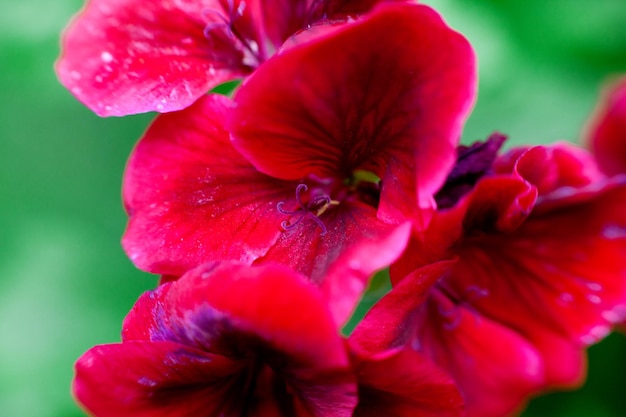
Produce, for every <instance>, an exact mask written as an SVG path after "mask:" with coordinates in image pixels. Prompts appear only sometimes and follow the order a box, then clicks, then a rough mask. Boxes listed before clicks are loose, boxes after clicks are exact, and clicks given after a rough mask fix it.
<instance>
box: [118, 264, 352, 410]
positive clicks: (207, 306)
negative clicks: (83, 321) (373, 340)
mask: <svg viewBox="0 0 626 417" xmlns="http://www.w3.org/2000/svg"><path fill="white" fill-rule="evenodd" d="M294 312H298V314H294ZM123 336H124V341H125V343H131V342H132V341H133V340H137V339H143V340H146V339H148V340H150V341H152V342H155V343H158V342H159V341H176V342H177V343H182V344H184V345H186V346H190V347H193V348H195V349H199V350H203V351H207V352H210V353H212V354H216V353H218V354H221V355H224V356H226V357H230V358H241V359H242V360H246V361H249V360H250V358H255V357H256V358H259V359H260V360H261V361H263V362H264V363H266V364H267V365H268V366H269V367H270V368H271V370H272V371H273V372H275V373H276V375H278V377H280V378H282V379H284V381H285V383H286V384H287V389H288V391H289V393H290V395H289V401H290V402H291V401H295V404H294V406H295V407H296V409H302V410H308V411H306V412H305V411H302V412H301V413H299V414H298V415H302V416H309V415H311V416H320V417H321V416H327V415H328V416H330V415H332V416H345V417H348V416H350V415H351V413H352V410H353V408H354V406H355V404H356V385H355V382H354V377H353V375H352V374H351V372H350V369H349V361H348V357H347V354H346V351H345V348H344V344H343V342H342V340H341V338H340V337H339V334H338V329H337V327H336V326H335V324H334V321H333V319H332V317H331V315H330V312H329V311H328V308H327V306H326V302H325V300H324V298H323V296H322V295H321V293H320V292H319V290H318V289H317V288H315V287H314V286H313V285H312V284H311V283H309V282H308V281H307V280H306V279H305V278H304V277H303V276H300V275H299V274H296V273H295V272H293V271H292V270H290V269H288V268H286V267H284V266H280V265H266V266H262V267H249V266H243V265H233V264H206V265H202V266H201V267H199V268H196V269H194V270H193V271H190V272H189V273H187V274H185V275H184V276H183V277H181V278H180V279H179V280H178V281H175V282H170V283H167V284H164V285H162V286H161V287H159V288H158V289H157V290H155V291H153V292H150V293H146V294H144V296H142V297H141V299H140V300H139V301H138V302H137V304H136V305H135V306H134V307H133V310H132V311H131V312H130V313H129V315H128V316H127V318H126V320H125V322H124V332H123ZM262 376H263V375H259V378H261V377H262ZM272 386H273V385H272V384H271V381H270V380H266V379H259V381H258V383H257V390H258V392H257V393H258V395H260V396H261V397H263V398H265V397H267V396H269V397H274V396H276V395H278V394H277V393H276V392H274V388H272ZM239 388H240V390H241V386H240V387H239ZM266 391H267V392H266ZM285 395H287V394H285ZM236 398H239V400H241V393H240V394H239V397H236ZM263 398H261V399H263ZM277 401H281V400H280V398H278V399H277ZM285 401H286V400H285ZM268 407H269V405H268ZM328 409H332V410H333V412H334V413H335V414H327V412H326V411H324V410H328ZM268 410H270V411H267V412H268V413H269V414H268V415H272V414H271V408H270V409H268ZM307 413H309V414H307ZM261 415H264V414H261Z"/></svg>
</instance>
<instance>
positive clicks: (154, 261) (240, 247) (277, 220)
mask: <svg viewBox="0 0 626 417" xmlns="http://www.w3.org/2000/svg"><path fill="white" fill-rule="evenodd" d="M229 104H230V102H229V101H228V99H226V98H225V97H221V96H209V97H206V98H203V99H202V100H200V101H199V102H198V103H196V104H195V105H194V106H192V107H191V108H189V109H186V110H185V111H182V112H177V113H172V114H167V115H162V116H160V117H158V118H157V120H156V121H155V122H154V124H153V125H152V126H151V127H150V129H149V130H148V132H147V133H146V135H145V136H144V138H142V140H141V141H140V142H139V144H138V145H137V148H136V149H135V151H134V152H133V155H132V156H131V159H130V161H129V163H128V167H127V171H126V175H125V179H124V199H125V204H126V208H127V211H128V213H129V216H130V220H129V224H128V228H127V230H126V233H125V235H124V239H123V245H124V248H125V250H126V252H127V253H128V255H129V257H130V258H131V260H132V261H133V262H134V263H135V264H136V265H137V266H138V267H139V268H141V269H145V270H147V271H149V272H154V273H157V274H169V275H177V276H180V275H182V274H183V273H185V272H186V271H188V270H189V269H191V268H193V267H195V266H197V265H199V264H201V263H203V262H207V261H213V260H239V261H243V262H248V263H250V262H252V261H254V260H255V259H257V258H258V257H260V256H263V255H264V254H265V253H266V251H267V250H268V248H269V247H270V246H271V245H272V244H274V242H275V241H276V240H277V239H278V238H279V236H280V235H281V229H280V224H281V222H282V221H283V220H284V217H285V216H284V215H283V214H281V213H280V212H278V210H277V209H276V205H277V203H278V202H280V201H285V200H288V199H292V198H293V192H294V191H293V190H295V187H296V186H295V184H292V183H289V182H285V181H279V180H275V179H273V178H271V177H268V176H266V175H264V174H260V173H259V172H257V171H256V169H255V168H254V167H253V166H252V165H250V164H249V163H248V162H247V161H246V160H245V159H244V158H243V157H242V156H241V155H239V154H238V153H237V151H236V150H235V149H234V148H233V147H232V146H231V145H230V142H229V138H228V133H227V131H226V130H224V128H223V120H224V118H226V117H227V115H228V110H229Z"/></svg>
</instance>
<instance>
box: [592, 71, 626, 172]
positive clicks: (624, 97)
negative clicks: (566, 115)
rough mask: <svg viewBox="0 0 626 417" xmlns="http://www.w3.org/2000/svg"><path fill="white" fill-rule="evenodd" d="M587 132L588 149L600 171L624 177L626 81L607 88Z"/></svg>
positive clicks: (625, 159) (625, 162) (619, 81)
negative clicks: (622, 174) (594, 157)
mask: <svg viewBox="0 0 626 417" xmlns="http://www.w3.org/2000/svg"><path fill="white" fill-rule="evenodd" d="M587 131H588V132H587V141H588V143H589V147H590V148H591V150H592V152H593V153H594V154H595V156H596V158H597V159H598V164H599V165H600V167H601V168H602V169H603V171H604V172H606V173H607V174H610V175H614V174H621V173H626V77H622V78H620V79H618V80H616V81H615V83H614V84H612V85H611V86H609V87H608V88H607V91H606V92H605V93H604V94H603V97H602V101H601V102H600V104H599V105H598V107H597V108H596V110H595V114H594V116H593V118H592V120H591V121H590V122H589V126H588V127H587Z"/></svg>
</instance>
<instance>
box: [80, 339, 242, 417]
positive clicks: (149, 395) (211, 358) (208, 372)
mask: <svg viewBox="0 0 626 417" xmlns="http://www.w3.org/2000/svg"><path fill="white" fill-rule="evenodd" d="M240 370H241V364H240V363H238V362H237V361H234V360H231V359H228V358H225V357H223V356H219V355H212V354H210V353H207V352H203V351H199V350H196V349H191V348H189V347H186V346H183V345H180V344H177V343H171V342H158V343H153V342H126V343H121V344H114V345H104V346H96V347H94V348H92V349H91V350H89V351H88V352H87V353H85V354H84V355H83V356H81V358H80V359H79V360H78V361H77V362H76V377H75V379H74V383H73V391H74V395H75V396H76V398H77V399H78V401H79V402H80V403H81V404H82V405H83V406H84V407H85V408H86V409H87V410H89V411H90V412H91V413H93V415H97V416H98V417H135V416H137V417H158V416H163V415H168V416H172V417H201V416H202V417H204V416H207V415H218V414H219V413H220V412H223V411H225V410H224V408H225V406H227V405H228V402H227V399H228V396H229V395H233V393H229V389H230V390H232V386H233V385H234V384H233V382H234V380H233V379H234V378H233V377H235V376H236V375H237V374H238V372H239V371H240Z"/></svg>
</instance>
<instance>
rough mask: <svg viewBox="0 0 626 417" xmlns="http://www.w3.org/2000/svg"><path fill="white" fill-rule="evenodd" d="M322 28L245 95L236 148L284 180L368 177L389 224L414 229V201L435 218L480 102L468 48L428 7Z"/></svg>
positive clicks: (378, 12) (382, 10)
mask: <svg viewBox="0 0 626 417" xmlns="http://www.w3.org/2000/svg"><path fill="white" fill-rule="evenodd" d="M389 27H393V28H394V30H392V31H390V30H389ZM316 30H317V31H318V33H317V36H316V37H313V39H308V41H307V42H303V43H301V44H297V43H298V42H295V43H296V46H293V47H291V48H286V49H285V50H284V51H283V52H282V53H281V54H279V55H277V56H275V57H273V58H272V59H270V60H268V61H267V62H266V63H265V64H264V65H263V66H262V67H261V68H259V69H258V70H257V71H256V72H255V73H254V74H253V75H252V76H251V77H250V78H248V79H247V80H246V82H245V83H244V84H243V85H242V86H241V87H240V88H239V90H238V91H237V93H236V96H235V99H234V100H235V102H236V104H237V107H236V109H235V113H234V121H233V141H234V144H235V146H236V147H237V149H239V150H240V151H241V152H242V153H243V154H244V155H245V156H246V157H247V158H248V159H249V160H250V161H251V162H252V163H253V164H254V165H255V166H256V167H257V168H258V169H259V170H260V171H262V172H265V173H267V174H269V175H272V176H275V177H277V178H282V179H287V180H295V179H298V178H304V177H309V176H315V177H318V178H334V179H339V180H345V179H349V178H351V177H352V176H353V174H354V172H355V171H357V170H365V171H369V172H372V173H374V174H376V175H377V176H378V177H379V178H381V179H382V195H381V202H380V207H379V213H378V216H379V218H381V219H384V220H386V221H395V222H397V221H401V220H403V219H406V218H407V216H409V215H412V213H414V212H415V210H414V207H415V203H416V201H418V202H419V206H420V207H426V208H430V207H431V206H432V203H433V200H432V195H433V194H434V192H435V191H436V189H437V188H438V187H439V186H440V185H441V183H442V182H443V180H444V179H445V176H446V174H447V170H448V169H449V168H450V167H451V165H452V163H453V160H454V148H455V145H456V143H457V141H458V139H459V134H460V129H461V126H462V124H463V121H464V119H465V117H466V116H467V113H468V111H469V108H470V106H471V104H472V102H473V98H474V92H475V86H474V83H475V78H476V77H475V62H474V55H473V53H472V50H471V47H470V46H469V44H468V43H467V41H466V40H465V39H464V38H463V37H462V36H461V35H459V34H458V33H456V32H454V31H452V30H450V29H449V28H448V27H447V26H446V25H445V23H444V22H443V21H442V19H441V18H440V17H439V15H437V14H436V13H435V12H434V11H433V10H432V9H430V8H428V7H426V6H422V5H414V4H406V3H401V4H400V3H397V4H382V5H380V6H378V7H377V8H375V9H373V10H372V11H371V12H370V13H369V14H368V15H367V16H366V17H365V18H363V19H362V20H356V21H354V22H352V23H348V24H345V25H341V26H340V27H336V26H332V27H331V26H329V27H325V28H322V29H321V30H320V28H317V29H316ZM325 31H328V33H326V34H325V33H324V32H325ZM301 36H304V37H307V35H306V33H303V34H302V35H301ZM296 38H297V36H296ZM407 39H411V40H412V41H411V42H407ZM409 213H411V214H409Z"/></svg>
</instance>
